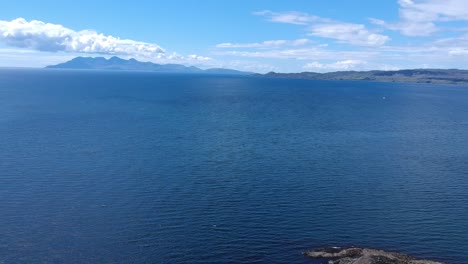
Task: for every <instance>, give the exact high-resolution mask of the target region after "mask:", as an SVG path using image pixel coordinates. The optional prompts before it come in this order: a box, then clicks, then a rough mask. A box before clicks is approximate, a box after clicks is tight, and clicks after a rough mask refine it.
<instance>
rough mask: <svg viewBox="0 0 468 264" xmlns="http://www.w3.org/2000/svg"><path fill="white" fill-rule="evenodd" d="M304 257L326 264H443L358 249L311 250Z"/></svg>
mask: <svg viewBox="0 0 468 264" xmlns="http://www.w3.org/2000/svg"><path fill="white" fill-rule="evenodd" d="M304 255H305V256H307V257H310V258H315V259H323V260H324V261H327V260H328V264H443V263H441V262H436V261H431V260H424V259H416V258H414V257H412V256H408V255H405V254H400V253H396V252H386V251H383V250H377V249H369V248H358V247H349V248H337V247H333V248H325V249H319V250H311V251H306V252H304ZM323 263H327V262H323Z"/></svg>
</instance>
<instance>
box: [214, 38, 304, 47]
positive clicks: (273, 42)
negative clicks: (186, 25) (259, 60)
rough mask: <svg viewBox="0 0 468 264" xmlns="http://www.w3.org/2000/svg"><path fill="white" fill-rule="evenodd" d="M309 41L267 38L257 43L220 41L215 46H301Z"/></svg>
mask: <svg viewBox="0 0 468 264" xmlns="http://www.w3.org/2000/svg"><path fill="white" fill-rule="evenodd" d="M307 43H309V40H308V39H296V40H267V41H263V42H259V43H221V44H218V45H216V47H217V48H275V47H281V46H302V45H305V44H307Z"/></svg>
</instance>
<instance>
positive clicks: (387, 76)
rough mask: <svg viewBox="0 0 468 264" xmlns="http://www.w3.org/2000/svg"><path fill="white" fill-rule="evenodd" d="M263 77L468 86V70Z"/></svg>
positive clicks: (268, 74) (271, 73)
mask: <svg viewBox="0 0 468 264" xmlns="http://www.w3.org/2000/svg"><path fill="white" fill-rule="evenodd" d="M255 76H261V77H275V78H300V79H310V80H350V81H351V80H356V81H376V82H413V83H438V84H459V85H468V70H456V69H448V70H446V69H414V70H398V71H340V72H328V73H316V72H301V73H276V72H269V73H267V74H255Z"/></svg>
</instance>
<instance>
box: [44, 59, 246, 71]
mask: <svg viewBox="0 0 468 264" xmlns="http://www.w3.org/2000/svg"><path fill="white" fill-rule="evenodd" d="M46 68H48V69H81V70H117V71H147V72H161V73H202V74H228V75H250V74H252V72H243V71H237V70H231V69H224V68H212V69H206V70H202V69H200V68H197V67H194V66H185V65H181V64H156V63H152V62H142V61H138V60H135V59H129V60H125V59H121V58H119V57H115V56H114V57H111V58H109V59H106V58H104V57H96V58H92V57H76V58H74V59H72V60H70V61H67V62H64V63H60V64H57V65H50V66H47V67H46Z"/></svg>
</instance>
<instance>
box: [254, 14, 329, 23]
mask: <svg viewBox="0 0 468 264" xmlns="http://www.w3.org/2000/svg"><path fill="white" fill-rule="evenodd" d="M254 15H257V16H266V17H268V20H269V21H271V22H276V23H286V24H294V25H307V24H308V23H310V22H312V21H318V20H323V18H321V17H318V16H312V15H309V14H307V13H302V12H295V11H291V12H281V13H278V12H273V11H270V10H263V11H259V12H254Z"/></svg>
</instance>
